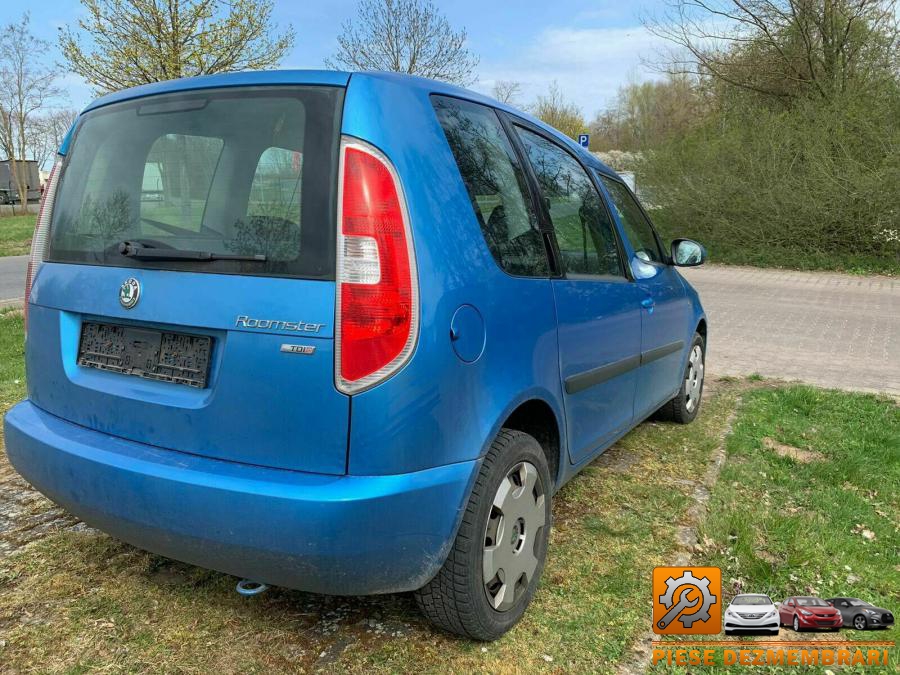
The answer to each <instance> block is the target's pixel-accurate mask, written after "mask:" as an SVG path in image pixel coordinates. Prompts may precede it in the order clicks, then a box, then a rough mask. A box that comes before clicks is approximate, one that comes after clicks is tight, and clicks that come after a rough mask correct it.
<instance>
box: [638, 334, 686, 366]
mask: <svg viewBox="0 0 900 675" xmlns="http://www.w3.org/2000/svg"><path fill="white" fill-rule="evenodd" d="M682 347H684V340H678V341H677V342H670V343H669V344H667V345H663V346H662V347H657V348H656V349H648V350H647V351H645V352H641V365H642V366H643V365H646V364H648V363H650V362H652V361H656V360H657V359H661V358H662V357H664V356H668V355H669V354H674V353H675V352H680V351H681V348H682Z"/></svg>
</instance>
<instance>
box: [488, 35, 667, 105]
mask: <svg viewBox="0 0 900 675" xmlns="http://www.w3.org/2000/svg"><path fill="white" fill-rule="evenodd" d="M664 47H665V42H664V41H663V40H662V39H661V38H659V37H657V36H655V35H653V34H652V33H650V32H649V31H647V30H646V29H645V28H644V27H643V26H631V27H622V28H583V29H579V28H547V29H545V30H544V31H542V32H541V33H540V34H539V35H538V37H537V38H536V39H535V41H534V42H533V43H532V44H531V45H529V46H528V47H526V48H525V49H524V50H523V51H520V52H519V53H518V54H517V55H516V56H515V57H513V58H512V59H509V60H506V61H492V62H489V63H488V62H484V61H483V62H482V64H481V67H480V68H479V71H480V72H479V75H480V77H479V81H478V83H477V84H476V85H475V86H474V88H475V89H477V90H479V91H482V92H485V93H490V90H491V87H493V85H494V82H496V81H497V80H515V81H517V82H520V83H521V85H522V93H521V95H520V96H519V99H520V100H519V101H518V103H519V104H520V105H521V104H526V103H529V102H531V101H532V100H533V99H534V98H535V97H536V96H537V95H538V94H542V93H545V92H546V91H547V88H548V87H549V86H550V83H552V82H553V81H554V80H556V81H557V82H558V83H559V87H560V89H561V90H562V92H563V94H564V95H565V97H566V98H567V99H568V100H571V101H573V102H575V103H576V104H577V105H578V106H579V107H580V108H581V109H582V110H583V111H584V113H585V115H586V116H587V117H588V118H591V117H593V115H594V114H595V113H596V112H597V111H598V110H600V109H602V108H604V107H605V106H606V105H607V104H608V103H609V102H610V100H612V98H613V97H614V96H615V94H616V91H617V90H618V88H619V87H620V86H622V85H624V84H626V83H628V82H630V81H638V82H640V81H643V80H648V79H656V78H658V77H659V75H658V74H657V73H655V72H654V71H652V70H650V69H648V68H647V67H645V66H643V65H642V63H641V57H651V58H652V56H653V54H654V53H656V52H658V51H659V50H660V49H662V48H664Z"/></svg>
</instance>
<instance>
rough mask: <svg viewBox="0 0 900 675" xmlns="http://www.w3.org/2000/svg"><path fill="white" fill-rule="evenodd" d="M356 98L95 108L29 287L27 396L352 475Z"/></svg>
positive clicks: (194, 97) (199, 449) (206, 448)
mask: <svg viewBox="0 0 900 675" xmlns="http://www.w3.org/2000/svg"><path fill="white" fill-rule="evenodd" d="M342 101H343V89H342V88H340V87H333V86H302V87H300V86H298V87H278V88H275V87H253V88H251V87H236V88H229V89H217V90H202V91H190V92H181V93H177V94H167V95H159V96H152V97H147V98H141V99H137V100H132V101H126V102H123V103H116V104H113V105H109V106H105V107H101V108H98V109H95V110H93V111H91V112H89V113H87V114H86V115H85V116H83V117H82V119H81V120H80V121H79V124H78V128H77V131H76V134H75V137H74V139H73V142H72V144H71V145H70V148H69V152H68V154H67V157H66V159H65V163H64V165H63V169H62V174H61V179H60V183H59V188H58V191H57V193H56V203H55V206H54V210H53V214H52V221H51V231H50V237H51V244H50V253H49V258H48V262H46V263H44V264H43V265H42V267H41V270H40V273H39V274H38V277H37V280H36V282H35V286H34V288H33V291H32V294H31V302H32V305H31V308H30V317H29V332H28V345H27V355H28V356H27V359H28V366H29V373H28V375H29V377H28V382H29V387H30V392H29V394H30V398H31V399H32V400H33V402H34V403H35V404H36V405H38V406H40V407H41V408H44V409H45V410H47V411H49V412H51V413H53V414H55V415H58V416H60V417H62V418H64V419H67V420H70V421H72V422H75V423H76V424H80V425H83V426H85V427H89V428H91V429H95V430H97V431H102V432H105V433H108V434H112V435H115V436H120V437H123V438H127V439H132V440H135V441H139V442H141V443H147V444H151V445H157V446H160V447H162V448H168V449H173V450H178V451H182V452H187V453H192V454H198V455H204V456H208V457H215V458H220V459H225V460H232V461H236V462H244V463H248V464H254V465H260V466H271V467H277V468H285V469H296V470H303V471H312V472H321V473H334V474H339V473H343V472H344V471H345V468H346V452H347V426H348V415H349V399H348V398H347V397H346V396H344V395H343V394H341V393H339V392H338V391H337V390H336V389H335V386H334V365H333V364H334V357H333V353H334V351H333V337H334V332H333V321H334V297H335V284H334V260H335V255H334V246H335V237H336V235H335V204H336V184H337V171H338V166H337V164H338V147H339V140H340V131H339V128H340V119H341V108H342Z"/></svg>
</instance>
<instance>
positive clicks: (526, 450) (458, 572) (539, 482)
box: [415, 429, 552, 640]
mask: <svg viewBox="0 0 900 675" xmlns="http://www.w3.org/2000/svg"><path fill="white" fill-rule="evenodd" d="M551 485H552V481H551V477H550V472H549V469H548V468H547V459H546V457H545V456H544V452H543V450H542V449H541V446H540V445H539V444H538V442H537V441H536V440H535V439H534V438H532V437H531V436H529V435H528V434H525V433H522V432H521V431H513V430H511V429H503V430H501V431H500V434H499V435H498V436H497V438H496V439H495V440H494V442H493V444H492V445H491V449H490V450H489V451H488V453H487V455H486V456H485V458H484V461H483V462H482V464H481V468H480V469H479V472H478V478H477V480H476V481H475V485H474V487H473V488H472V495H471V497H470V498H469V503H468V505H467V506H466V511H465V513H464V514H463V519H462V523H461V524H460V527H459V532H458V533H457V535H456V540H455V541H454V543H453V548H452V549H451V551H450V554H449V555H448V556H447V560H446V561H445V562H444V565H443V567H441V569H440V571H439V572H438V573H437V575H436V576H435V577H434V579H432V580H431V581H429V582H428V583H427V584H426V585H425V586H423V587H422V588H420V589H419V590H418V591H416V593H415V596H416V603H417V604H418V606H419V609H420V610H421V611H422V613H423V614H424V615H425V616H426V617H427V618H428V619H429V620H430V621H431V622H432V623H434V624H436V625H438V626H440V627H441V628H443V629H444V630H447V631H449V632H451V633H456V634H457V635H462V636H464V637H468V638H474V639H476V640H496V639H497V638H499V637H500V636H501V635H503V634H504V633H506V632H507V631H508V630H509V629H510V628H512V627H513V626H514V625H515V624H516V622H518V621H519V619H521V618H522V615H523V614H524V613H525V609H526V608H527V607H528V604H529V603H530V602H531V599H532V597H534V593H535V590H536V588H537V584H538V580H539V579H540V576H541V572H542V571H543V569H544V561H545V559H546V557H547V542H548V540H549V536H550V517H551V514H550V493H551Z"/></svg>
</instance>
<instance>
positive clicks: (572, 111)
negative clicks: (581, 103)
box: [531, 82, 587, 139]
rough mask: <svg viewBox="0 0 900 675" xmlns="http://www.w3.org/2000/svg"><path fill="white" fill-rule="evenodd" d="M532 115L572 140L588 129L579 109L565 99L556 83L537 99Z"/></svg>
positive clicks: (532, 107) (533, 105)
mask: <svg viewBox="0 0 900 675" xmlns="http://www.w3.org/2000/svg"><path fill="white" fill-rule="evenodd" d="M531 113H532V114H533V115H534V116H535V117H537V118H538V119H539V120H541V121H542V122H545V123H547V124H549V125H550V126H551V127H553V128H555V129H557V130H559V131H561V132H563V133H564V134H565V135H566V136H568V137H569V138H572V139H575V138H578V134H582V133H584V131H585V129H586V128H587V122H585V120H584V115H583V114H582V113H581V110H580V109H579V107H578V106H577V105H575V104H574V103H571V102H569V101H567V100H566V99H565V97H564V96H563V94H562V92H561V91H560V89H559V85H558V84H557V83H556V82H553V83H552V84H551V85H550V88H549V89H548V91H547V93H546V94H543V95H540V96H538V97H537V100H535V102H534V103H533V104H532V105H531Z"/></svg>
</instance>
